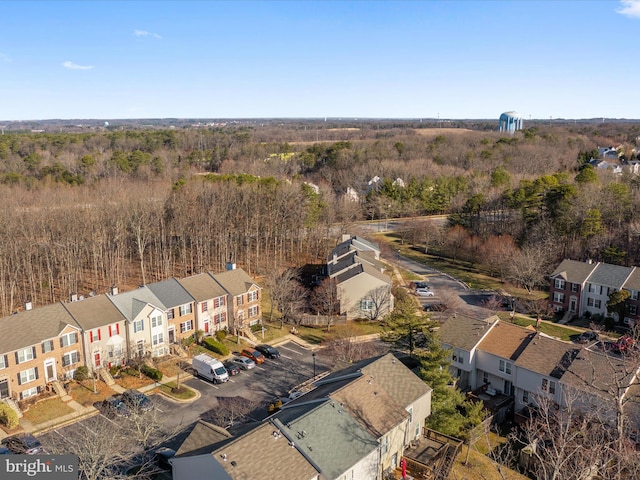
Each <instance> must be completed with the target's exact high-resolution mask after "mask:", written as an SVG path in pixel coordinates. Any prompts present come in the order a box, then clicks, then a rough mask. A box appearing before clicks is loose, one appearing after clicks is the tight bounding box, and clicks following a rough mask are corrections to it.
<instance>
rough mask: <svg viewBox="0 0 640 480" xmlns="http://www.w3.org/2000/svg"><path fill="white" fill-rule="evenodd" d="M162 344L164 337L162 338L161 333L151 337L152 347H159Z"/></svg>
mask: <svg viewBox="0 0 640 480" xmlns="http://www.w3.org/2000/svg"><path fill="white" fill-rule="evenodd" d="M162 343H164V337H163V336H162V333H158V334H157V335H154V336H153V346H154V347H155V346H156V345H160V344H162Z"/></svg>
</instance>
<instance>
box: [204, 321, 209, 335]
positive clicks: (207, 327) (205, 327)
mask: <svg viewBox="0 0 640 480" xmlns="http://www.w3.org/2000/svg"><path fill="white" fill-rule="evenodd" d="M204 333H209V320H205V321H204Z"/></svg>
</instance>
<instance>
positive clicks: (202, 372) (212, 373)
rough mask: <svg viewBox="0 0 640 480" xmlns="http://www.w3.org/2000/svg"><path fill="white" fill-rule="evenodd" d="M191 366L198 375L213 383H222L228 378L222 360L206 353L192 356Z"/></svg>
mask: <svg viewBox="0 0 640 480" xmlns="http://www.w3.org/2000/svg"><path fill="white" fill-rule="evenodd" d="M192 366H193V369H194V370H195V371H196V375H197V376H198V377H202V378H206V379H207V380H211V381H212V382H213V383H224V382H226V381H227V380H229V373H228V372H227V369H226V368H224V365H222V362H220V360H216V359H215V358H213V357H210V356H209V355H207V354H206V353H201V354H200V355H196V356H195V357H193V362H192Z"/></svg>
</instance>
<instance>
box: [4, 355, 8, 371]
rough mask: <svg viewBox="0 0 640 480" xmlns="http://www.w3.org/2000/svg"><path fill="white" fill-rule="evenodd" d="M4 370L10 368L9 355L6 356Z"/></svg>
mask: <svg viewBox="0 0 640 480" xmlns="http://www.w3.org/2000/svg"><path fill="white" fill-rule="evenodd" d="M4 368H9V355H5V356H4Z"/></svg>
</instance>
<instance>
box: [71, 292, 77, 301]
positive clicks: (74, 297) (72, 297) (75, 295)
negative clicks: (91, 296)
mask: <svg viewBox="0 0 640 480" xmlns="http://www.w3.org/2000/svg"><path fill="white" fill-rule="evenodd" d="M69 301H70V302H77V301H78V294H77V293H76V292H71V295H70V296H69Z"/></svg>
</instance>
